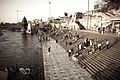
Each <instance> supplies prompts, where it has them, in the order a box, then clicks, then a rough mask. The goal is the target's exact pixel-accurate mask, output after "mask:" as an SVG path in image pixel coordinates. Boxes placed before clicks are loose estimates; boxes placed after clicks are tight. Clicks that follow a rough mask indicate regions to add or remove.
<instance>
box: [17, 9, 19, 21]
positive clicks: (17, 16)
mask: <svg viewBox="0 0 120 80" xmlns="http://www.w3.org/2000/svg"><path fill="white" fill-rule="evenodd" d="M18 12H19V10H17V22H18Z"/></svg>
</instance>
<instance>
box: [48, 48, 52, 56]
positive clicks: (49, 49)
mask: <svg viewBox="0 0 120 80" xmlns="http://www.w3.org/2000/svg"><path fill="white" fill-rule="evenodd" d="M50 51H51V47H49V48H48V55H50Z"/></svg>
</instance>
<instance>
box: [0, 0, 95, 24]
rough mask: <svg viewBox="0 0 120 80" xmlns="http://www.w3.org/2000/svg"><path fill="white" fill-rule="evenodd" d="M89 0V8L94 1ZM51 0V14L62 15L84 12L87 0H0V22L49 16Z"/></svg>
mask: <svg viewBox="0 0 120 80" xmlns="http://www.w3.org/2000/svg"><path fill="white" fill-rule="evenodd" d="M89 1H90V9H93V6H94V2H95V1H96V0H89ZM48 2H51V16H53V17H58V16H63V15H64V12H68V13H71V14H72V13H75V12H85V11H87V8H88V6H87V5H88V0H0V22H17V10H19V11H18V21H22V18H23V17H24V16H25V17H26V18H27V19H28V20H32V19H34V18H36V19H41V18H42V19H43V20H47V18H48V17H49V3H48Z"/></svg>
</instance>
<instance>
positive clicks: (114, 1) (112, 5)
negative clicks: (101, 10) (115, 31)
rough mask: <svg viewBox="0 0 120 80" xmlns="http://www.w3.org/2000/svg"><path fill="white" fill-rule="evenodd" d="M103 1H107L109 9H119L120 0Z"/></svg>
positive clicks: (105, 0)
mask: <svg viewBox="0 0 120 80" xmlns="http://www.w3.org/2000/svg"><path fill="white" fill-rule="evenodd" d="M102 1H103V2H106V6H107V10H111V9H115V10H118V9H119V7H120V0H102ZM103 7H104V6H103Z"/></svg>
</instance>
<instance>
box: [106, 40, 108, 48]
mask: <svg viewBox="0 0 120 80" xmlns="http://www.w3.org/2000/svg"><path fill="white" fill-rule="evenodd" d="M106 49H109V41H108V39H106Z"/></svg>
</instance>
